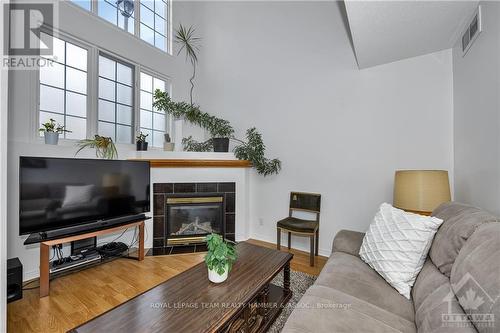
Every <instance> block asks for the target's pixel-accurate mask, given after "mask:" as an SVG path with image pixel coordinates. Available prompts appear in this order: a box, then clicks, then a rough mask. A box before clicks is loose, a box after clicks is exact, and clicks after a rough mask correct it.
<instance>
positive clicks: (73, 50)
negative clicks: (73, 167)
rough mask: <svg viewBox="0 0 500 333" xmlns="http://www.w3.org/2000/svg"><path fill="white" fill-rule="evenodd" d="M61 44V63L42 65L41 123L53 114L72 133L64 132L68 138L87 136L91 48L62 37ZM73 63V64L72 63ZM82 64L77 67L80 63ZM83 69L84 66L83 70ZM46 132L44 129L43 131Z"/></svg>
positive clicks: (63, 135)
mask: <svg viewBox="0 0 500 333" xmlns="http://www.w3.org/2000/svg"><path fill="white" fill-rule="evenodd" d="M44 37H45V38H54V45H58V49H59V51H58V53H59V56H58V57H57V65H55V66H54V67H51V68H41V69H40V82H39V91H40V100H39V115H40V119H39V120H40V125H41V124H43V123H45V122H47V121H48V120H49V119H50V118H52V119H54V120H55V121H56V122H57V123H59V124H61V125H63V126H65V128H66V129H67V130H69V131H72V133H69V132H64V133H62V134H61V136H62V137H63V138H66V139H85V138H86V136H87V135H86V133H87V82H88V81H87V71H86V70H87V50H86V49H83V48H81V47H78V46H76V45H73V44H72V43H70V42H66V41H64V40H62V39H59V38H56V37H51V36H48V35H45V36H44ZM70 65H72V66H70ZM74 66H78V67H80V68H79V69H76V67H74ZM82 69H83V70H82ZM40 135H43V133H40Z"/></svg>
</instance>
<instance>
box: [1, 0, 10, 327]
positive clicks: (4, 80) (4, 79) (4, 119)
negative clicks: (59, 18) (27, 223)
mask: <svg viewBox="0 0 500 333" xmlns="http://www.w3.org/2000/svg"><path fill="white" fill-rule="evenodd" d="M5 3H7V2H6V1H3V0H2V1H0V17H2V18H3V17H4V16H3V14H4V11H3V6H4V4H5ZM3 33H4V25H3V24H0V45H2V48H3V42H4V40H3ZM7 87H8V71H6V70H4V69H1V68H0V332H6V331H7V281H6V277H7V194H8V190H7V124H8V112H7V110H8V108H7V103H8V89H7Z"/></svg>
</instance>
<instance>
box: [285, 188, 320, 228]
mask: <svg viewBox="0 0 500 333" xmlns="http://www.w3.org/2000/svg"><path fill="white" fill-rule="evenodd" d="M294 210H296V211H302V212H309V213H315V214H316V220H317V221H319V215H320V211H321V194H317V193H304V192H291V193H290V211H289V215H290V216H292V213H293V211H294Z"/></svg>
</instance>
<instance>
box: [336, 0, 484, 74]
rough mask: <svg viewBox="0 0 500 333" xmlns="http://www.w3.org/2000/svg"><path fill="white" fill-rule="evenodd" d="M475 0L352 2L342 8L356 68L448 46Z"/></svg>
mask: <svg viewBox="0 0 500 333" xmlns="http://www.w3.org/2000/svg"><path fill="white" fill-rule="evenodd" d="M477 5H478V1H418V0H407V1H354V0H346V1H345V7H346V13H347V18H348V21H349V27H350V31H351V37H352V42H353V46H354V51H355V53H356V59H357V61H358V66H359V68H367V67H372V66H377V65H381V64H386V63H389V62H393V61H397V60H401V59H406V58H410V57H415V56H419V55H423V54H427V53H432V52H437V51H440V50H444V49H448V48H451V47H452V46H453V44H455V42H456V41H457V39H458V37H459V36H460V34H461V33H462V29H463V27H465V24H466V22H467V21H468V20H469V19H470V18H471V17H472V15H473V13H474V10H475V9H476V8H477Z"/></svg>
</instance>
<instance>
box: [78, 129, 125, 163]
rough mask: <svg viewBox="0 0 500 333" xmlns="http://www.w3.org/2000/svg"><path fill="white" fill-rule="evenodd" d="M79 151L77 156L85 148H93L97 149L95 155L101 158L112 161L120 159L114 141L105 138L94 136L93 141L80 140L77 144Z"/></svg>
mask: <svg viewBox="0 0 500 333" xmlns="http://www.w3.org/2000/svg"><path fill="white" fill-rule="evenodd" d="M77 146H78V150H77V151H76V153H75V155H77V154H78V153H79V152H80V151H82V150H83V149H85V148H93V149H95V155H96V156H97V157H99V158H107V159H109V160H112V159H114V158H117V157H118V152H117V150H116V146H115V144H114V142H113V139H111V138H109V137H105V136H100V135H97V134H96V135H94V138H93V139H84V140H80V141H79V142H78V143H77Z"/></svg>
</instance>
